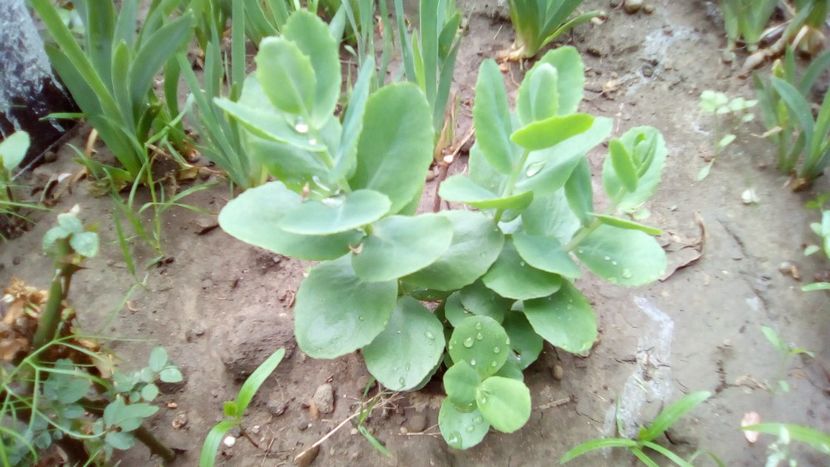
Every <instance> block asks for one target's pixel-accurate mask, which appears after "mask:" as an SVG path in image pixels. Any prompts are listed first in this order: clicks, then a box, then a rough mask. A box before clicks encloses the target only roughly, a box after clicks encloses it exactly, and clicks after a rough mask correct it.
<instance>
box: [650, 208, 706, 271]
mask: <svg viewBox="0 0 830 467" xmlns="http://www.w3.org/2000/svg"><path fill="white" fill-rule="evenodd" d="M694 216H695V223H696V224H697V226H698V229H699V232H700V236H699V237H698V238H696V239H685V238H684V237H682V236H680V235H678V234H676V233H670V239H671V240H670V241H669V242H668V245H666V246H665V247H664V249H665V250H666V253H668V259H669V266H668V267H667V268H666V273H665V274H663V277H661V278H660V282H663V281H666V280H667V279H668V278H670V277H671V276H673V275H674V273H676V272H677V271H679V270H681V269H683V268H687V267H689V266H691V265H693V264H695V263H696V262H698V261H699V260H700V258H702V257H703V248H704V246H705V245H706V238H707V234H706V223H705V222H704V221H703V217H702V216H701V215H700V213H699V212H695V214H694Z"/></svg>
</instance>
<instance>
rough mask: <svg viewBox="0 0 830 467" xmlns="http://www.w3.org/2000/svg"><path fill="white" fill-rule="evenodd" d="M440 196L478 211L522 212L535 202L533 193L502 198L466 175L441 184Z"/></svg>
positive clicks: (451, 178)
mask: <svg viewBox="0 0 830 467" xmlns="http://www.w3.org/2000/svg"><path fill="white" fill-rule="evenodd" d="M439 194H440V195H441V198H443V199H445V200H447V201H453V202H457V203H464V204H469V205H470V206H472V207H474V208H478V209H513V210H518V211H520V210H522V209H524V208H526V207H527V206H528V205H530V202H531V201H533V192H531V191H525V192H523V193H518V194H515V195H511V196H506V197H501V196H500V195H498V194H496V193H493V192H491V191H490V190H488V189H486V188H484V187H482V186H480V185H478V184H477V183H476V182H474V181H472V180H471V179H470V178H469V177H466V176H464V175H453V176H451V177H449V178H447V179H446V180H444V182H443V183H441V187H440V189H439Z"/></svg>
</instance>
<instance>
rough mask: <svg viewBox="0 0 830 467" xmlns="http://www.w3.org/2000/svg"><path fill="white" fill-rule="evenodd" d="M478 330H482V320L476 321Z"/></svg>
mask: <svg viewBox="0 0 830 467" xmlns="http://www.w3.org/2000/svg"><path fill="white" fill-rule="evenodd" d="M476 331H481V321H479V322H477V323H476Z"/></svg>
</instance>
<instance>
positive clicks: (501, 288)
mask: <svg viewBox="0 0 830 467" xmlns="http://www.w3.org/2000/svg"><path fill="white" fill-rule="evenodd" d="M482 280H483V281H484V285H486V286H487V287H488V288H490V289H491V290H493V291H495V292H496V293H498V294H499V295H501V296H502V297H506V298H513V299H516V300H529V299H532V298H540V297H547V296H548V295H550V294H552V293H554V292H556V291H557V290H559V287H561V286H562V278H561V277H559V276H558V275H556V274H553V273H550V272H546V271H541V270H539V269H536V268H534V267H531V266H530V265H528V264H527V262H525V260H524V259H523V258H522V257H521V256H519V253H518V252H517V251H516V248H515V247H514V246H513V241H512V240H509V241H507V242H505V244H504V248H503V249H502V251H501V253H500V254H499V259H497V260H496V262H495V263H494V264H493V267H492V268H490V271H488V272H487V274H485V275H484V277H482Z"/></svg>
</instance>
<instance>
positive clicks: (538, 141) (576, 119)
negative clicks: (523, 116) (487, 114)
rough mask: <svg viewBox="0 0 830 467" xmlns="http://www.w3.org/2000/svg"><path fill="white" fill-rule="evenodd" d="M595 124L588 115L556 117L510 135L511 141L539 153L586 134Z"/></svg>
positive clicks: (528, 125)
mask: <svg viewBox="0 0 830 467" xmlns="http://www.w3.org/2000/svg"><path fill="white" fill-rule="evenodd" d="M593 124H594V117H593V116H592V115H588V114H573V115H567V116H564V117H560V116H554V117H549V118H547V119H545V120H540V121H537V122H532V123H529V124H527V125H525V126H524V127H522V128H519V129H518V130H516V131H515V132H513V134H512V135H510V140H511V141H513V142H514V143H516V144H518V145H519V146H521V147H523V148H525V149H526V150H528V151H538V150H541V149H547V148H550V147H553V146H556V145H557V144H559V143H561V142H563V141H565V140H567V139H569V138H572V137H574V136H576V135H578V134H580V133H584V132H586V131H588V130H589V129H590V128H591V126H592V125H593Z"/></svg>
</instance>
